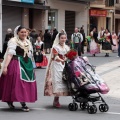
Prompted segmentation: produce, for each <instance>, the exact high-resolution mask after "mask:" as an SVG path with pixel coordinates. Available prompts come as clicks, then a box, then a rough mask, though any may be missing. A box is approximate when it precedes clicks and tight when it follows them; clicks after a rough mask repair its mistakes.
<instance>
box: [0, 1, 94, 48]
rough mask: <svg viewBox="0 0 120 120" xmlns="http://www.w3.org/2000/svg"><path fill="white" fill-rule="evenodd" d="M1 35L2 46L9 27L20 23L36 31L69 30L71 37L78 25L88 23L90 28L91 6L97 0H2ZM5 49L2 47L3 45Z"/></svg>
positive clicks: (85, 26)
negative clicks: (32, 2) (25, 0)
mask: <svg viewBox="0 0 120 120" xmlns="http://www.w3.org/2000/svg"><path fill="white" fill-rule="evenodd" d="M1 1H2V4H1V9H0V12H1V17H0V23H1V30H2V31H1V37H2V39H1V40H0V45H1V46H2V44H3V42H4V38H5V34H6V30H7V28H12V29H13V30H14V28H15V27H16V26H17V25H22V26H25V27H26V28H31V29H32V28H35V29H36V30H43V31H44V30H45V29H52V28H54V27H56V28H57V29H58V31H60V30H61V29H65V30H66V32H67V34H68V38H70V36H71V34H72V33H73V32H74V28H75V27H81V26H82V25H84V29H85V33H86V34H87V29H88V23H89V21H88V17H89V15H88V6H89V2H90V1H93V0H34V4H28V3H21V2H20V1H21V0H1ZM1 49H2V47H1Z"/></svg>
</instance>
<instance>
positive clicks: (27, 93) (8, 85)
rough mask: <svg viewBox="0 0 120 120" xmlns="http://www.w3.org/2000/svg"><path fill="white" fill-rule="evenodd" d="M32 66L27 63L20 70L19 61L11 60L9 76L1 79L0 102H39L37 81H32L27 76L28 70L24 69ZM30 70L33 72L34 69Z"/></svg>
mask: <svg viewBox="0 0 120 120" xmlns="http://www.w3.org/2000/svg"><path fill="white" fill-rule="evenodd" d="M21 64H23V63H21ZM30 65H32V62H29V63H26V64H25V65H23V67H22V69H20V62H19V60H17V59H12V60H11V62H10V64H9V66H8V71H7V75H1V77H0V100H2V101H3V102H35V101H36V100H37V86H36V81H35V80H34V79H33V80H32V79H31V80H30V79H29V78H28V76H27V75H26V74H27V72H28V71H27V69H24V67H25V66H30ZM30 69H31V70H32V67H30V68H29V70H30ZM22 74H23V75H22ZM26 76H27V80H26ZM31 77H32V76H31Z"/></svg>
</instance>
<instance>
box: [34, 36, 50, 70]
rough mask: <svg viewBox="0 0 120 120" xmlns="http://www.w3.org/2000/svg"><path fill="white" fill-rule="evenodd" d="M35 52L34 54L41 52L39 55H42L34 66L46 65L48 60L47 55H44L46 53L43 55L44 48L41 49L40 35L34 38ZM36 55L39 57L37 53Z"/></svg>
mask: <svg viewBox="0 0 120 120" xmlns="http://www.w3.org/2000/svg"><path fill="white" fill-rule="evenodd" d="M35 53H36V54H42V55H41V56H40V57H42V58H40V59H41V61H36V60H35V61H36V67H38V68H39V67H40V68H41V67H44V66H47V64H48V60H47V57H46V55H45V53H44V50H43V42H42V41H41V37H40V36H38V37H37V40H36V42H35ZM38 57H39V55H38Z"/></svg>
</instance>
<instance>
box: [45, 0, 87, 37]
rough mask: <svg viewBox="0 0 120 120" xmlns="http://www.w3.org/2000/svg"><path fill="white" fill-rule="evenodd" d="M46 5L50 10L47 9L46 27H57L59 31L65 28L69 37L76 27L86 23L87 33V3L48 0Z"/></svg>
mask: <svg viewBox="0 0 120 120" xmlns="http://www.w3.org/2000/svg"><path fill="white" fill-rule="evenodd" d="M46 5H48V6H50V10H47V11H46V22H45V23H46V24H45V28H48V29H52V28H53V27H56V28H57V29H58V31H61V30H62V29H65V30H66V32H67V34H68V38H69V39H70V36H71V34H72V33H73V32H74V28H75V27H81V26H82V25H84V29H85V33H86V34H87V24H88V9H87V7H86V6H87V4H86V3H81V2H75V0H74V1H72V2H71V1H69V0H64V1H63V0H47V2H46Z"/></svg>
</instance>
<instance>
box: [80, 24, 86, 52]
mask: <svg viewBox="0 0 120 120" xmlns="http://www.w3.org/2000/svg"><path fill="white" fill-rule="evenodd" d="M83 27H84V26H82V27H81V29H80V33H81V34H82V36H83V41H82V42H81V52H82V54H84V45H85V32H84V28H83Z"/></svg>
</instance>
